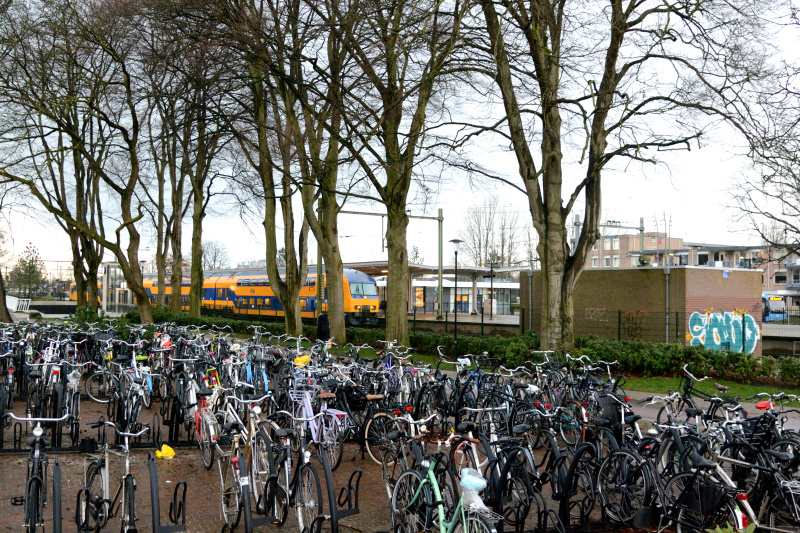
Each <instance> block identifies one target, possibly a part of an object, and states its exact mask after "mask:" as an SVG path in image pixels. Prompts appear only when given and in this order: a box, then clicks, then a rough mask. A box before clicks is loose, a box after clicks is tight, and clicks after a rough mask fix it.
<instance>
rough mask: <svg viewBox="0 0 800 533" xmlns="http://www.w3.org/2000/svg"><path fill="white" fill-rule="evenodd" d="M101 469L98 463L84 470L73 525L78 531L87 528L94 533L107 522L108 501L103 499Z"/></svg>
mask: <svg viewBox="0 0 800 533" xmlns="http://www.w3.org/2000/svg"><path fill="white" fill-rule="evenodd" d="M102 479H103V467H101V466H100V464H99V462H98V461H92V462H91V463H89V467H88V468H87V469H86V475H85V479H84V486H83V488H82V489H81V491H80V492H79V493H78V501H77V504H76V506H75V524H76V525H77V526H78V529H79V530H81V531H83V530H82V529H81V528H82V527H89V528H91V530H92V531H94V532H95V533H98V532H99V531H100V530H102V529H103V528H104V527H105V525H106V523H107V522H108V510H109V509H108V500H105V499H103V492H102V491H103V488H102V486H101V483H102Z"/></svg>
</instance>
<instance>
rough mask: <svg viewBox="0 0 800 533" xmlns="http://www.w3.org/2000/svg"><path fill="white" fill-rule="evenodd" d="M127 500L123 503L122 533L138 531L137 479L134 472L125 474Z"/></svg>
mask: <svg viewBox="0 0 800 533" xmlns="http://www.w3.org/2000/svg"><path fill="white" fill-rule="evenodd" d="M124 483H125V501H124V502H122V505H124V506H125V515H123V517H122V521H121V524H120V532H121V533H135V532H136V480H135V479H134V478H133V474H128V475H127V476H125V481H124Z"/></svg>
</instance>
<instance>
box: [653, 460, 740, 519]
mask: <svg viewBox="0 0 800 533" xmlns="http://www.w3.org/2000/svg"><path fill="white" fill-rule="evenodd" d="M664 493H665V495H666V497H667V502H668V505H669V508H668V510H667V517H668V518H669V519H671V520H672V521H673V522H674V523H675V531H676V533H704V532H705V531H706V530H707V529H715V528H716V527H717V526H722V527H726V526H728V525H735V524H737V520H736V514H735V509H736V505H735V503H734V502H733V501H732V499H731V497H730V496H728V495H727V490H726V487H723V486H720V485H718V484H716V483H707V482H705V481H703V479H702V478H700V477H698V476H697V475H696V474H694V473H692V472H683V473H680V474H678V475H676V476H673V477H672V478H671V479H670V480H669V481H668V482H667V485H666V486H665V487H664Z"/></svg>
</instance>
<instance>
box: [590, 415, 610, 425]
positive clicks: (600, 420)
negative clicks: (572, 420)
mask: <svg viewBox="0 0 800 533" xmlns="http://www.w3.org/2000/svg"><path fill="white" fill-rule="evenodd" d="M589 422H590V423H591V424H592V425H595V426H607V425H608V424H610V423H611V421H610V420H609V419H608V418H601V417H599V416H598V417H596V418H592V419H591V420H590V421H589Z"/></svg>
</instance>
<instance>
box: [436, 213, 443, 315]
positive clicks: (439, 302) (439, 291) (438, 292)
mask: <svg viewBox="0 0 800 533" xmlns="http://www.w3.org/2000/svg"><path fill="white" fill-rule="evenodd" d="M437 219H438V220H439V285H438V286H437V287H436V302H437V306H436V307H437V309H436V320H441V319H442V292H443V291H442V276H444V268H443V266H442V249H443V248H444V242H443V240H442V239H443V237H442V231H443V226H444V215H442V210H441V208H440V209H439V216H438V217H437Z"/></svg>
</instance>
